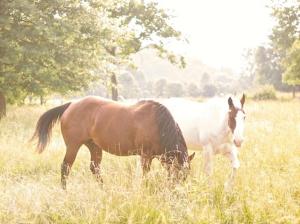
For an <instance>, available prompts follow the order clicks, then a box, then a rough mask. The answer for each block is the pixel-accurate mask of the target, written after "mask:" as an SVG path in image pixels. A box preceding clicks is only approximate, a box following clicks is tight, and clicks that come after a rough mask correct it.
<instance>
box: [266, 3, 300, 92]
mask: <svg viewBox="0 0 300 224" xmlns="http://www.w3.org/2000/svg"><path fill="white" fill-rule="evenodd" d="M271 7H272V10H273V11H272V15H273V17H274V18H275V21H276V25H275V26H274V28H273V32H272V35H271V37H270V39H271V43H272V48H273V50H274V51H275V52H276V53H277V55H278V60H277V62H278V64H279V65H280V66H281V68H282V71H283V72H284V76H283V82H284V83H287V84H288V85H292V86H293V96H295V90H296V87H295V86H296V85H299V83H298V81H297V75H296V74H297V68H298V67H299V60H298V59H297V55H298V53H297V52H298V50H297V49H298V47H297V45H298V44H297V42H298V41H299V40H300V2H299V1H293V2H289V1H283V0H281V1H278V2H277V3H275V2H273V4H272V5H271ZM292 56H294V57H296V58H292Z"/></svg>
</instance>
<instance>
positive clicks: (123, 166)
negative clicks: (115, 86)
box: [0, 101, 300, 223]
mask: <svg viewBox="0 0 300 224" xmlns="http://www.w3.org/2000/svg"><path fill="white" fill-rule="evenodd" d="M299 109H300V102H299V101H289V102H276V101H271V102H259V103H255V102H250V103H248V104H247V105H246V111H247V130H246V137H247V140H246V142H245V143H244V145H243V147H242V149H241V153H240V159H241V168H240V170H239V173H238V176H237V179H236V183H235V187H234V189H233V190H232V191H230V192H225V191H224V188H223V183H224V181H225V179H226V178H227V176H228V174H229V168H230V164H229V162H228V161H227V160H226V159H225V158H222V157H216V158H215V171H214V177H213V183H212V184H211V185H209V184H208V183H207V180H206V177H205V175H204V174H203V172H202V158H201V152H198V153H197V154H196V157H195V159H194V161H193V165H192V172H191V176H190V177H189V179H188V180H187V181H186V182H185V183H183V184H177V185H172V184H171V183H169V182H167V181H164V177H165V171H164V170H163V168H162V167H161V166H160V165H159V164H158V162H155V163H154V164H153V165H152V171H151V172H150V173H149V175H148V177H147V178H146V179H143V178H142V177H141V170H140V169H139V167H138V166H137V160H138V158H137V157H126V158H125V157H116V156H112V155H109V154H107V153H105V154H104V157H103V162H102V173H103V179H104V182H105V183H104V185H103V187H101V186H99V185H98V184H97V182H96V181H95V180H94V178H93V176H92V175H91V173H90V171H89V153H88V150H87V149H86V148H84V147H82V149H81V150H80V153H79V155H78V157H77V159H76V161H75V164H74V167H73V169H72V172H71V175H70V178H69V180H68V191H67V192H64V191H63V190H62V189H61V188H60V164H61V161H62V159H63V156H64V152H65V150H64V144H63V142H62V138H61V136H60V131H59V128H58V127H56V129H55V131H54V135H53V138H52V144H51V145H50V147H48V149H47V150H46V151H45V152H44V153H43V154H41V155H38V154H36V153H34V147H33V146H32V145H31V144H29V143H28V139H29V138H30V136H31V134H32V133H33V128H34V125H35V122H36V120H37V118H38V117H39V115H40V114H41V113H42V112H43V111H45V108H42V107H28V106H26V107H21V108H15V107H13V108H10V109H9V112H8V117H7V118H5V119H4V120H2V121H1V122H0V223H300V184H299V183H300V113H299Z"/></svg>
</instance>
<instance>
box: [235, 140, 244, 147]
mask: <svg viewBox="0 0 300 224" xmlns="http://www.w3.org/2000/svg"><path fill="white" fill-rule="evenodd" d="M233 143H234V145H235V146H236V147H241V146H242V143H243V140H235V139H234V140H233Z"/></svg>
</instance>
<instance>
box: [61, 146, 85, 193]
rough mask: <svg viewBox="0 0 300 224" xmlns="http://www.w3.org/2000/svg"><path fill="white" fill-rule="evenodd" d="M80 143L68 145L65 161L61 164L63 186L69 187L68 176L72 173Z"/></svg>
mask: <svg viewBox="0 0 300 224" xmlns="http://www.w3.org/2000/svg"><path fill="white" fill-rule="evenodd" d="M79 148H80V145H72V146H67V151H66V155H65V158H64V160H63V163H62V164H61V186H62V188H63V189H64V190H65V189H66V188H67V178H68V176H69V174H70V170H71V167H72V165H73V163H74V160H75V158H76V155H77V153H78V150H79Z"/></svg>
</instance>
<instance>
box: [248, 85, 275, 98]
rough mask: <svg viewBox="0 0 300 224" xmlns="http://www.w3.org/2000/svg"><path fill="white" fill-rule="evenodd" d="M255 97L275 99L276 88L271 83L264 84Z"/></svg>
mask: <svg viewBox="0 0 300 224" xmlns="http://www.w3.org/2000/svg"><path fill="white" fill-rule="evenodd" d="M253 99H255V100H275V99H277V97H276V90H275V88H274V87H273V86H271V85H265V86H262V87H261V88H259V89H258V90H257V91H256V93H255V94H254V95H253Z"/></svg>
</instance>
